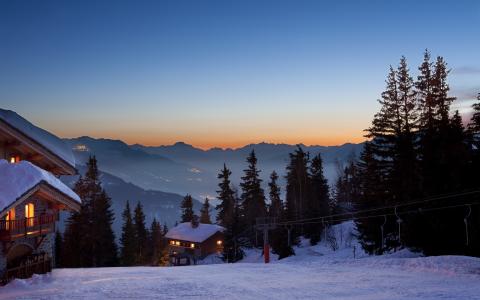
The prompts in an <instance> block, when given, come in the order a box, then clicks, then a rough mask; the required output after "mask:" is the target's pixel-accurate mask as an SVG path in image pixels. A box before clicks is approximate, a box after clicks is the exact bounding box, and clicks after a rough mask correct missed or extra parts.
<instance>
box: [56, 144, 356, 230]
mask: <svg viewBox="0 0 480 300" xmlns="http://www.w3.org/2000/svg"><path fill="white" fill-rule="evenodd" d="M64 141H65V142H66V143H67V144H68V145H69V146H70V147H71V148H72V149H73V153H74V156H75V159H76V162H77V168H78V170H79V173H80V174H83V173H84V172H85V170H86V167H85V164H86V162H87V160H88V158H89V156H92V155H95V156H96V158H97V160H98V167H99V169H100V171H101V172H100V179H101V182H102V186H103V187H104V188H105V190H106V191H107V193H108V195H109V196H110V197H111V198H112V208H113V210H114V213H115V221H114V224H113V229H114V231H115V233H116V235H117V237H119V236H120V232H121V226H122V219H121V216H122V211H123V209H124V207H125V203H126V201H127V200H128V201H130V206H131V208H132V210H133V208H134V206H135V205H136V204H137V202H141V203H142V205H143V207H144V212H145V217H146V223H147V224H150V222H151V221H152V220H153V218H154V217H155V218H157V220H159V221H160V222H161V223H162V224H163V223H166V224H167V225H168V226H172V225H173V224H174V223H175V222H177V221H179V220H180V214H181V211H180V204H181V201H182V199H183V197H184V196H185V194H187V193H188V194H191V195H192V196H193V198H194V209H195V211H196V212H199V210H200V207H201V201H203V199H204V198H205V197H208V198H210V199H214V198H215V195H216V189H217V185H218V179H217V174H218V172H219V170H220V169H221V168H222V167H223V164H224V163H225V164H226V165H227V166H228V167H229V168H230V169H231V170H232V178H231V179H232V183H233V185H235V186H237V187H238V185H239V183H240V178H241V176H243V170H244V169H245V168H246V165H247V163H246V161H245V160H246V157H247V156H248V154H249V153H250V152H251V151H252V150H255V153H256V155H257V158H258V167H259V169H260V170H262V172H261V173H260V176H261V178H262V179H263V187H264V188H265V189H266V188H267V182H268V177H269V175H270V173H271V172H272V171H273V170H275V171H276V172H277V173H278V174H279V176H280V184H281V187H282V189H284V185H285V182H284V175H285V167H286V165H287V162H288V159H289V153H292V152H293V151H295V149H296V148H297V147H298V146H300V147H302V148H303V149H304V150H305V151H308V152H309V153H310V155H316V154H318V153H321V154H322V158H323V160H324V170H325V175H326V177H327V179H328V180H329V182H330V184H332V183H333V182H334V180H335V178H336V176H337V174H338V169H339V168H340V167H341V166H343V165H344V164H345V163H346V162H348V161H349V160H351V159H353V158H355V157H358V155H359V153H360V152H361V150H362V148H363V144H344V145H341V146H305V145H287V144H269V143H259V144H250V145H247V146H244V147H241V148H237V149H220V148H212V149H209V150H202V149H199V148H195V147H193V146H192V145H188V144H186V143H182V142H178V143H175V144H173V145H169V146H158V147H149V146H143V145H139V144H135V145H128V144H126V143H124V142H123V141H120V140H111V139H94V138H91V137H87V136H84V137H79V138H73V139H64ZM77 179H78V176H66V177H63V178H62V180H63V181H64V182H65V183H67V184H68V185H70V186H73V185H74V183H75V182H76V180H77ZM213 206H215V201H212V213H211V215H212V218H214V216H215V213H214V209H213Z"/></svg>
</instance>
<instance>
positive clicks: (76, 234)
mask: <svg viewBox="0 0 480 300" xmlns="http://www.w3.org/2000/svg"><path fill="white" fill-rule="evenodd" d="M65 223H66V226H65V232H64V235H63V257H62V263H63V267H67V268H79V267H83V261H82V249H81V248H80V247H81V240H82V236H83V232H82V228H81V227H82V226H81V223H80V213H77V212H73V213H71V214H70V216H69V217H68V219H67V221H66V222H65Z"/></svg>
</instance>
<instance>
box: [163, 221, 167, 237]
mask: <svg viewBox="0 0 480 300" xmlns="http://www.w3.org/2000/svg"><path fill="white" fill-rule="evenodd" d="M167 232H168V226H167V223H163V235H166V234H167Z"/></svg>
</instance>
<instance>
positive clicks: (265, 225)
mask: <svg viewBox="0 0 480 300" xmlns="http://www.w3.org/2000/svg"><path fill="white" fill-rule="evenodd" d="M276 227H277V224H276V220H275V218H257V225H255V229H256V230H261V231H263V258H264V260H265V263H266V264H268V263H269V262H270V245H269V244H268V231H269V230H272V229H275V228H276Z"/></svg>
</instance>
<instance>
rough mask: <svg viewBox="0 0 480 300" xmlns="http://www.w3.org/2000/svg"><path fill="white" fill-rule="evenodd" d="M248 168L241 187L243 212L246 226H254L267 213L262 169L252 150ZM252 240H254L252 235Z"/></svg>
mask: <svg viewBox="0 0 480 300" xmlns="http://www.w3.org/2000/svg"><path fill="white" fill-rule="evenodd" d="M247 163H248V168H247V169H245V170H244V173H245V175H244V176H243V177H242V181H241V183H240V187H241V189H242V195H241V200H242V212H243V218H244V223H245V226H247V227H254V226H255V224H256V221H257V218H262V217H265V216H266V214H267V209H266V204H265V194H264V191H263V189H262V187H261V182H262V180H261V179H260V176H259V174H260V171H259V170H258V169H257V157H256V156H255V151H254V150H252V152H250V155H249V156H248V158H247ZM250 238H251V241H253V240H254V238H255V237H254V236H253V235H252V236H251V237H250Z"/></svg>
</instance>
